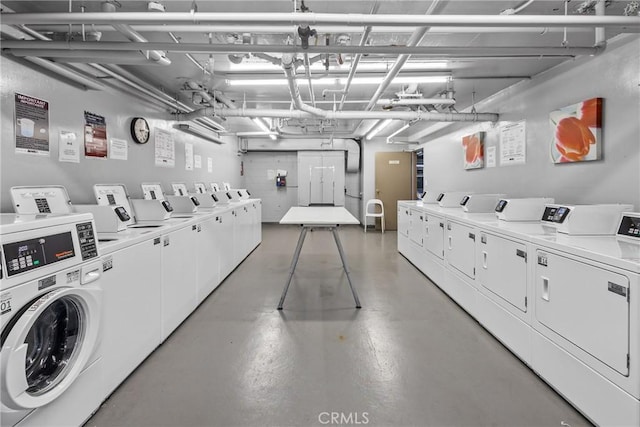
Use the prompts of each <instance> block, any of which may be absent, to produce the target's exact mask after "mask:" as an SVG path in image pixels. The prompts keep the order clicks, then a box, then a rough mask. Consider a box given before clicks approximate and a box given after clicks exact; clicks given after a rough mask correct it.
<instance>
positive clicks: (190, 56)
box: [169, 31, 211, 74]
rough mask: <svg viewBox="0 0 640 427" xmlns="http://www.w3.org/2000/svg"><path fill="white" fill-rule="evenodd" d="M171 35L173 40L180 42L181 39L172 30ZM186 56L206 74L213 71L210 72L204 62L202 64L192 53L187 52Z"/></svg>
mask: <svg viewBox="0 0 640 427" xmlns="http://www.w3.org/2000/svg"><path fill="white" fill-rule="evenodd" d="M169 37H171V40H173V41H174V42H175V43H176V44H180V40H178V38H177V37H176V36H175V34H173V33H172V32H171V31H169ZM185 56H186V57H187V59H188V60H189V61H191V62H192V63H193V64H194V65H195V66H196V67H198V68H199V69H200V71H202V72H203V73H204V74H211V73H209V70H207V68H206V67H204V66H203V65H202V64H200V62H198V60H197V59H196V58H194V57H193V55H191V54H190V53H185Z"/></svg>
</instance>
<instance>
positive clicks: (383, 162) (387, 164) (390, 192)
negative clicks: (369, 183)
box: [375, 152, 416, 230]
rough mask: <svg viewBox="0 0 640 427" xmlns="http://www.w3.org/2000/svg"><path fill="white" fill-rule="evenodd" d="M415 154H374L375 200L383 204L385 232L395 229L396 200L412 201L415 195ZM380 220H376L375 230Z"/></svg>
mask: <svg viewBox="0 0 640 427" xmlns="http://www.w3.org/2000/svg"><path fill="white" fill-rule="evenodd" d="M415 165H416V160H415V153H406V152H391V153H388V152H378V153H376V188H375V198H376V199H380V200H382V203H383V204H384V216H385V227H384V228H385V230H396V229H397V218H396V206H397V202H398V200H413V199H415V193H416V190H415V189H416V166H415ZM379 227H380V220H379V219H376V229H377V228H379Z"/></svg>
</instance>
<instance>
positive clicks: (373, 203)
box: [364, 199, 384, 233]
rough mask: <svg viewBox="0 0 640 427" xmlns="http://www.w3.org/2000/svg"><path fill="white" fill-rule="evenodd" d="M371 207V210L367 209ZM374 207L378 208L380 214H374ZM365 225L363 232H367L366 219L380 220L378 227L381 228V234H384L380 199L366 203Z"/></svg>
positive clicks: (382, 208)
mask: <svg viewBox="0 0 640 427" xmlns="http://www.w3.org/2000/svg"><path fill="white" fill-rule="evenodd" d="M372 206H373V210H371V209H369V208H370V207H372ZM376 206H380V212H376V210H377V209H376ZM364 215H365V224H364V232H365V233H366V232H367V223H366V221H367V218H369V217H373V218H380V225H381V227H382V232H383V233H384V205H383V204H382V200H380V199H371V200H369V201H367V207H366V208H365V213H364Z"/></svg>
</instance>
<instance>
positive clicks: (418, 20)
mask: <svg viewBox="0 0 640 427" xmlns="http://www.w3.org/2000/svg"><path fill="white" fill-rule="evenodd" d="M3 22H4V23H5V24H7V25H17V24H67V25H69V24H109V25H113V24H145V25H149V24H151V25H152V24H190V25H194V26H199V25H201V24H212V25H213V24H224V23H227V24H229V23H235V24H238V25H242V26H247V25H255V24H276V25H296V26H297V25H324V24H333V25H336V24H338V25H339V24H342V25H347V26H351V27H366V26H368V25H372V26H378V25H382V26H397V27H436V26H455V27H457V26H462V27H470V26H475V27H627V26H629V27H638V26H639V25H640V19H638V17H633V16H597V15H596V16H582V15H567V16H565V15H401V14H386V15H369V14H358V13H313V12H308V13H247V12H233V13H217V12H195V13H190V12H166V13H162V14H153V13H147V12H119V13H115V12H114V13H104V12H102V13H101V12H88V13H77V12H71V13H67V12H62V13H12V14H6V15H5V14H3ZM200 31H202V29H201V30H200Z"/></svg>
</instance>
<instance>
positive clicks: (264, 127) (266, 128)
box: [251, 117, 278, 141]
mask: <svg viewBox="0 0 640 427" xmlns="http://www.w3.org/2000/svg"><path fill="white" fill-rule="evenodd" d="M251 120H252V121H253V122H254V123H255V124H256V125H258V127H259V128H260V129H262V130H263V131H265V133H266V134H267V135H269V138H271V139H273V140H274V141H275V140H276V139H277V138H278V137H277V136H276V135H275V134H274V133H273V132H271V129H269V126H267V124H266V123H265V122H264V121H263V119H261V118H260V117H254V118H253V119H251Z"/></svg>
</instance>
